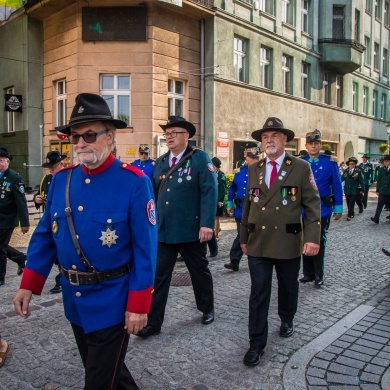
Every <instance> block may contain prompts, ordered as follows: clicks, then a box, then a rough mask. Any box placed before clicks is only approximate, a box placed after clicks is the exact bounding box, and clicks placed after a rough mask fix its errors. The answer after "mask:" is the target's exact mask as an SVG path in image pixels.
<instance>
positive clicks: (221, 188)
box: [207, 157, 226, 257]
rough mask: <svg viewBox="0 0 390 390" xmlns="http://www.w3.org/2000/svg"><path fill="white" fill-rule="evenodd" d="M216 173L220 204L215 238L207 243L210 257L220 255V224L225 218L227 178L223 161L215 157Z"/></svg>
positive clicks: (213, 160)
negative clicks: (223, 168)
mask: <svg viewBox="0 0 390 390" xmlns="http://www.w3.org/2000/svg"><path fill="white" fill-rule="evenodd" d="M211 161H212V163H213V165H214V169H215V173H216V175H217V187H218V199H217V201H218V203H217V207H216V209H217V210H216V214H215V215H216V216H215V222H214V232H213V236H212V237H211V240H210V241H208V242H207V245H208V247H209V251H210V255H209V257H215V256H217V255H218V241H217V240H218V238H219V237H218V235H219V232H220V231H221V227H220V226H221V225H220V222H219V218H220V217H223V210H224V205H225V195H226V176H225V174H224V173H223V172H222V171H221V164H222V163H221V160H220V159H219V158H218V157H213V158H212V159H211Z"/></svg>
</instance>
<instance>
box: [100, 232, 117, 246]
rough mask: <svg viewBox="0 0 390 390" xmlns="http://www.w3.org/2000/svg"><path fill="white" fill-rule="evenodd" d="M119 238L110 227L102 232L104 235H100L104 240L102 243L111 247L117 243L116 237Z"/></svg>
mask: <svg viewBox="0 0 390 390" xmlns="http://www.w3.org/2000/svg"><path fill="white" fill-rule="evenodd" d="M117 238H119V236H117V235H116V234H115V230H111V229H110V228H107V230H106V231H105V232H102V236H101V237H99V240H101V241H102V245H103V246H104V245H107V246H108V247H109V248H110V247H111V245H113V244H116V239H117Z"/></svg>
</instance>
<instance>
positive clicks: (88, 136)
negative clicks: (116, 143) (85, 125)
mask: <svg viewBox="0 0 390 390" xmlns="http://www.w3.org/2000/svg"><path fill="white" fill-rule="evenodd" d="M107 131H108V130H107V129H105V130H101V131H98V132H97V133H95V132H93V131H88V132H86V133H84V134H70V135H68V140H69V142H70V143H71V144H74V145H75V144H78V143H79V140H80V138H82V139H83V140H84V142H86V143H87V144H92V143H94V142H96V137H97V136H98V135H102V134H104V133H107Z"/></svg>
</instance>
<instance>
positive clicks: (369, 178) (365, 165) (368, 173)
mask: <svg viewBox="0 0 390 390" xmlns="http://www.w3.org/2000/svg"><path fill="white" fill-rule="evenodd" d="M369 158H370V156H368V155H367V154H366V153H364V154H363V156H362V159H363V162H362V163H360V164H359V168H360V169H361V171H362V172H363V178H364V191H363V199H362V201H363V206H364V208H365V209H366V208H367V199H368V191H369V190H370V186H371V183H373V182H374V168H373V166H372V164H371V163H370V162H368V159H369Z"/></svg>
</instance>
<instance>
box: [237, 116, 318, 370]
mask: <svg viewBox="0 0 390 390" xmlns="http://www.w3.org/2000/svg"><path fill="white" fill-rule="evenodd" d="M252 137H253V138H254V139H255V140H256V141H261V142H262V149H263V150H264V152H265V154H266V156H267V157H266V158H264V159H262V160H260V162H259V163H258V164H253V165H251V166H250V167H249V170H248V174H249V181H248V192H247V194H246V196H245V200H244V209H243V215H242V220H241V231H240V234H241V236H240V241H241V244H242V245H241V247H242V250H243V252H244V253H245V254H246V255H247V256H248V265H249V272H250V275H251V294H250V298H249V339H250V348H249V350H248V352H247V353H246V354H245V357H244V364H246V365H247V366H255V365H257V364H258V363H259V361H260V357H261V355H262V354H263V353H264V348H265V346H266V345H267V338H268V309H269V304H270V297H271V286H272V273H273V268H274V267H275V270H276V275H277V279H278V314H279V317H280V320H281V326H280V331H279V334H280V337H290V336H291V335H292V334H293V333H294V324H293V320H294V316H295V313H296V311H297V306H298V285H299V283H298V275H299V269H300V263H301V254H302V253H303V254H305V255H307V256H315V255H316V254H317V253H318V251H319V248H320V246H319V243H320V216H321V211H320V206H321V205H320V198H319V195H318V191H317V187H316V184H315V180H314V177H313V173H312V171H311V169H310V165H309V164H308V163H307V161H303V160H302V159H300V158H297V157H294V156H291V155H290V154H288V153H287V152H286V151H285V147H286V144H287V142H290V141H292V140H293V139H294V132H293V131H292V130H289V129H286V128H285V127H284V125H283V122H282V121H281V120H280V119H278V118H275V117H272V118H268V119H267V120H266V122H265V124H264V126H263V127H262V129H260V130H256V131H254V132H253V133H252ZM302 213H304V215H305V223H304V224H303V222H302Z"/></svg>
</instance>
